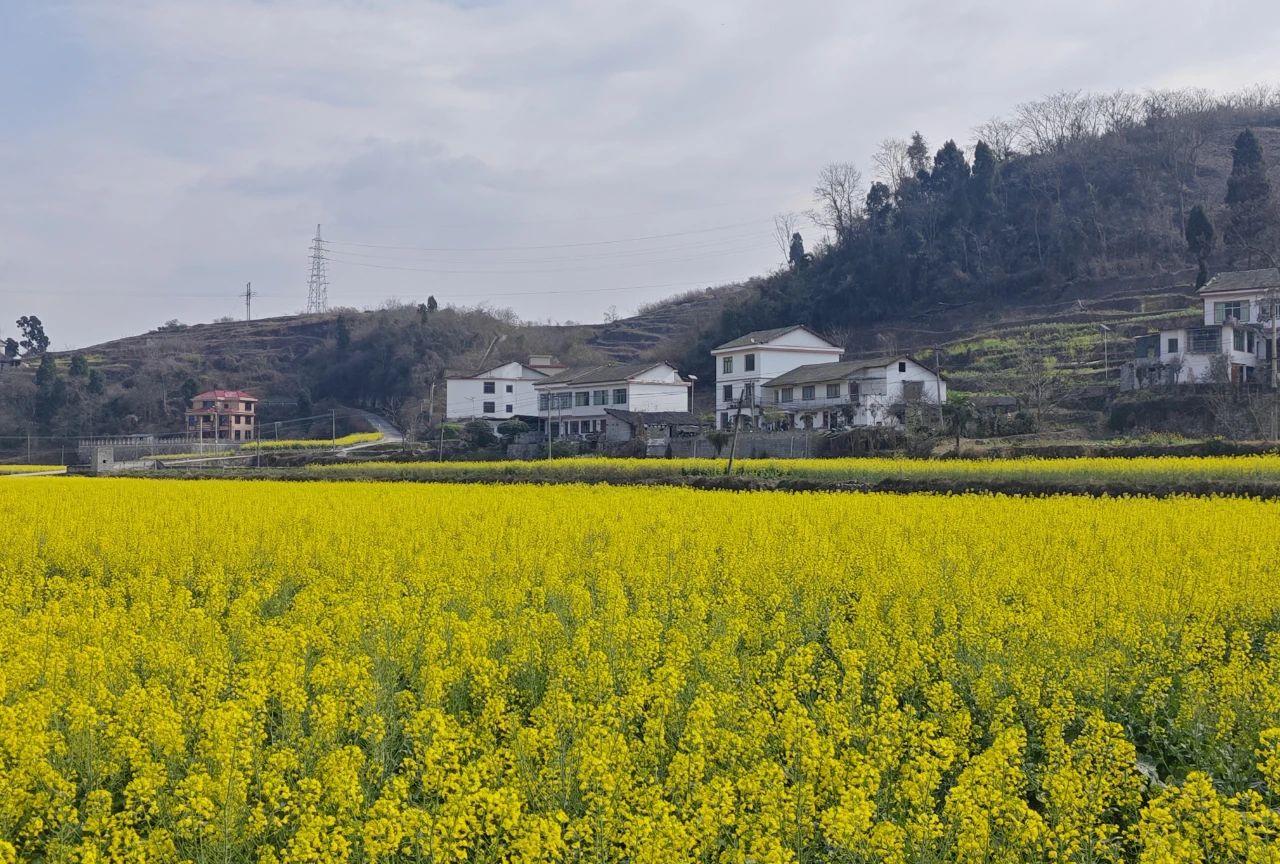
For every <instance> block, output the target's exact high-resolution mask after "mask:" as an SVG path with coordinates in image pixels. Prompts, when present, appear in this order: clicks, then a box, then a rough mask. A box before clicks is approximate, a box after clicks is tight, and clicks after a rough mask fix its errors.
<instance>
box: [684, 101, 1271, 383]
mask: <svg viewBox="0 0 1280 864" xmlns="http://www.w3.org/2000/svg"><path fill="white" fill-rule="evenodd" d="M1275 126H1280V88H1267V87H1259V88H1253V89H1250V90H1247V91H1243V92H1241V93H1237V94H1233V95H1230V96H1218V95H1215V94H1213V93H1211V92H1209V91H1206V90H1200V89H1188V90H1161V91H1153V92H1148V93H1145V94H1136V93H1129V92H1125V91H1120V92H1116V93H1111V94H1089V93H1082V92H1063V93H1057V94H1054V95H1052V96H1049V97H1046V98H1044V99H1041V100H1036V101H1032V102H1027V103H1024V104H1022V105H1019V106H1017V107H1016V108H1015V110H1014V112H1013V113H1012V115H1011V116H1009V117H1007V118H996V119H992V120H989V121H987V122H986V123H983V124H981V125H979V126H978V127H976V128H975V129H974V130H973V132H974V136H975V138H976V141H975V143H974V144H973V145H972V146H971V147H961V146H960V145H959V144H958V143H957V141H956V140H954V139H951V140H947V141H945V142H943V143H942V145H941V146H939V147H936V148H934V147H931V146H930V145H929V143H928V142H927V141H926V140H925V138H924V136H923V135H921V134H920V133H919V132H916V133H914V134H912V135H911V136H909V137H907V138H902V139H898V138H893V139H888V140H886V141H884V142H882V144H881V145H880V146H879V148H878V149H877V150H876V152H875V153H874V154H872V158H871V163H872V164H873V165H874V174H873V177H872V178H871V180H870V182H869V183H864V182H863V177H862V174H861V172H860V170H859V169H858V168H857V166H856V165H855V164H853V163H851V162H840V163H834V164H831V165H828V166H826V167H824V168H823V169H822V170H821V171H820V172H819V175H818V180H817V183H816V184H815V187H814V190H813V200H814V206H813V209H812V211H810V213H808V214H807V215H808V217H809V219H810V220H811V221H812V222H813V223H815V224H816V225H818V226H819V227H820V228H822V229H823V230H824V231H825V233H826V236H825V237H824V238H823V240H822V241H821V242H819V243H818V244H817V245H816V246H815V247H814V248H813V249H811V250H810V249H806V248H805V243H804V238H803V237H802V235H801V233H800V231H799V230H798V228H796V226H797V225H798V223H799V220H798V219H797V218H796V217H795V216H794V215H786V216H781V217H778V219H777V220H776V227H777V235H778V239H779V247H780V250H782V252H783V256H784V259H785V261H786V265H785V266H784V267H783V268H782V269H781V270H780V271H778V272H776V273H774V274H772V275H771V276H770V277H768V278H766V279H762V280H759V281H758V282H757V283H756V284H755V285H754V286H752V287H750V288H749V289H748V290H747V291H744V292H742V294H741V295H740V296H739V298H738V299H737V301H736V302H733V303H731V304H729V306H728V307H727V308H726V309H725V310H724V311H723V313H722V314H721V316H720V319H719V321H718V322H716V325H715V326H714V327H712V328H711V332H708V333H706V334H705V336H704V338H703V339H702V340H701V342H700V343H699V344H698V345H697V346H696V347H694V348H693V349H692V350H691V351H690V355H689V356H688V357H687V361H688V363H689V365H690V366H691V367H692V368H695V369H702V368H703V367H705V365H706V361H705V359H704V358H705V356H706V355H705V350H706V349H707V348H708V347H709V346H710V345H713V344H715V343H716V342H717V341H722V340H723V339H727V338H731V337H732V336H735V335H738V334H740V333H742V332H745V331H748V330H753V329H760V328H765V327H772V326H779V325H782V324H786V323H793V322H804V323H811V324H821V325H822V326H824V327H825V328H827V329H832V328H839V327H842V326H859V325H867V324H873V323H875V322H877V321H881V320H887V319H894V318H902V317H905V316H908V315H910V314H916V313H919V312H921V311H923V310H937V309H945V308H947V306H948V305H950V304H957V303H963V302H967V301H971V300H974V299H1001V298H1016V297H1017V296H1018V295H1021V294H1024V293H1027V292H1029V291H1032V290H1035V289H1037V288H1040V287H1043V286H1045V285H1052V284H1062V283H1065V282H1069V281H1072V280H1077V279H1089V278H1102V277H1107V276H1117V275H1127V274H1133V273H1146V272H1150V271H1152V270H1159V269H1168V268H1181V267H1184V266H1187V265H1188V264H1189V263H1195V264H1198V265H1199V267H1200V279H1201V280H1202V281H1203V280H1204V279H1205V278H1207V277H1208V271H1209V269H1210V266H1211V264H1213V263H1214V262H1215V261H1216V262H1217V263H1219V264H1222V265H1224V266H1231V267H1248V266H1255V265H1259V266H1260V265H1261V264H1262V263H1263V262H1266V263H1270V260H1271V259H1270V258H1269V257H1267V249H1268V248H1270V246H1271V245H1272V244H1273V243H1274V240H1275V237H1276V234H1277V225H1278V224H1280V220H1278V219H1277V214H1276V207H1275V202H1274V201H1273V199H1272V197H1271V190H1270V182H1269V179H1268V175H1267V164H1266V163H1267V160H1266V155H1265V152H1264V149H1265V148H1264V147H1263V145H1262V142H1261V141H1260V139H1259V137H1258V136H1257V135H1256V134H1255V133H1254V131H1253V127H1258V128H1261V127H1275ZM1224 141H1225V142H1228V143H1229V146H1230V149H1231V157H1232V167H1231V172H1230V176H1229V177H1228V178H1227V180H1226V184H1225V189H1224V188H1223V186H1222V179H1221V177H1220V176H1217V175H1216V173H1215V172H1214V170H1213V169H1214V168H1215V163H1214V161H1213V157H1214V156H1215V155H1216V154H1218V153H1220V149H1221V147H1222V142H1224ZM1215 224H1216V225H1218V226H1220V230H1219V229H1216V228H1215V227H1214V226H1215ZM1219 240H1220V241H1221V242H1220V243H1219Z"/></svg>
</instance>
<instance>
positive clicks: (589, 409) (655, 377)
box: [533, 363, 689, 438]
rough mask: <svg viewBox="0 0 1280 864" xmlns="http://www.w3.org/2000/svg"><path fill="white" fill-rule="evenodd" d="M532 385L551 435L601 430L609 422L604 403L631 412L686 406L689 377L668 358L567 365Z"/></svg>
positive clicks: (675, 409)
mask: <svg viewBox="0 0 1280 864" xmlns="http://www.w3.org/2000/svg"><path fill="white" fill-rule="evenodd" d="M533 387H534V390H535V391H536V392H537V415H538V417H539V419H540V420H541V421H542V422H541V426H542V428H543V429H544V430H545V431H546V432H547V433H548V434H550V435H551V437H553V438H563V437H566V436H573V437H583V436H590V435H599V434H600V433H603V432H604V431H605V430H606V429H607V427H608V424H609V422H611V421H610V417H609V412H608V409H621V410H623V411H630V412H632V413H635V414H646V413H658V412H687V411H688V410H689V382H688V381H686V380H684V379H683V378H681V377H680V373H679V372H678V371H676V369H675V367H674V366H672V365H670V364H669V363H610V364H605V365H601V366H583V367H578V368H571V369H566V370H564V371H563V372H559V373H557V374H555V375H551V376H549V377H546V378H543V379H542V380H540V381H537V382H535V383H534V385H533ZM612 422H618V421H617V420H613V421H612Z"/></svg>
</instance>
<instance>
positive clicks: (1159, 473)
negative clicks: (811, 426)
mask: <svg viewBox="0 0 1280 864" xmlns="http://www.w3.org/2000/svg"><path fill="white" fill-rule="evenodd" d="M726 466H727V460H725V459H613V458H605V457H591V456H585V457H571V458H563V459H552V460H532V461H522V460H513V461H495V462H431V461H423V462H355V463H346V464H337V465H315V466H312V470H314V471H317V472H323V473H330V474H332V475H334V476H343V475H352V474H354V475H358V476H369V477H394V478H403V479H431V478H432V477H433V476H442V477H444V478H446V479H447V478H451V477H456V478H459V479H471V478H475V479H484V478H503V479H527V480H539V479H574V478H578V477H580V478H584V479H635V478H659V477H668V476H695V477H696V476H711V475H717V474H723V473H725V468H726ZM733 473H734V474H739V475H744V476H748V477H783V478H804V479H813V480H832V481H861V482H876V481H879V480H884V479H888V478H895V479H907V480H935V479H936V480H943V481H947V480H996V481H1001V480H1018V481H1026V482H1032V483H1063V482H1065V483H1076V484H1080V485H1081V486H1086V485H1089V484H1093V483H1105V482H1134V483H1184V482H1192V483H1194V482H1204V481H1209V482H1217V483H1222V484H1230V483H1250V482H1252V483H1277V484H1280V454H1277V453H1266V454H1260V455H1254V456H1148V457H1137V458H1118V457H1106V456H1098V457H1079V458H1042V457H1024V458H1019V459H1009V458H1003V459H908V458H892V457H874V458H841V459H738V460H736V461H735V462H734V463H733Z"/></svg>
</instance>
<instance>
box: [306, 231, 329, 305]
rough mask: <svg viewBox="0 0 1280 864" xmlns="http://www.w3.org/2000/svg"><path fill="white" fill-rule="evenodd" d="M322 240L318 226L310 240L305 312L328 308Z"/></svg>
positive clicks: (327, 287)
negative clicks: (309, 263)
mask: <svg viewBox="0 0 1280 864" xmlns="http://www.w3.org/2000/svg"><path fill="white" fill-rule="evenodd" d="M324 252H325V249H324V241H323V240H321V239H320V226H319V225H316V236H315V238H314V239H313V240H312V241H311V276H310V277H309V278H308V279H307V313H308V314H315V313H318V312H326V311H328V309H329V275H328V273H327V272H326V271H325V255H324Z"/></svg>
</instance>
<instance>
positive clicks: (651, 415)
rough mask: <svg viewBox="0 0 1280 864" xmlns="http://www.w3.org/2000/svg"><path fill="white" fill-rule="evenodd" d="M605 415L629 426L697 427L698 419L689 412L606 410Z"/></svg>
mask: <svg viewBox="0 0 1280 864" xmlns="http://www.w3.org/2000/svg"><path fill="white" fill-rule="evenodd" d="M604 413H606V414H608V415H609V416H610V417H616V418H618V419H619V420H621V421H622V422H623V423H626V424H627V425H628V426H633V427H634V426H635V425H637V424H638V423H644V424H645V425H646V426H697V425H699V424H698V418H697V417H694V416H693V415H692V414H690V413H689V412H688V411H624V410H622V409H621V408H606V409H604Z"/></svg>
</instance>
